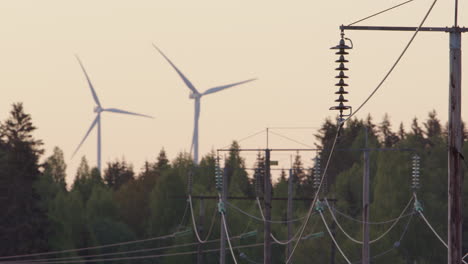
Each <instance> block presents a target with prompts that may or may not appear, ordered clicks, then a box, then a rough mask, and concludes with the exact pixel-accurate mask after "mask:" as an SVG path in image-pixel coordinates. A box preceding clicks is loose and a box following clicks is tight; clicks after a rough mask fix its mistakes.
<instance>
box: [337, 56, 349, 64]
mask: <svg viewBox="0 0 468 264" xmlns="http://www.w3.org/2000/svg"><path fill="white" fill-rule="evenodd" d="M335 62H339V63H343V62H349V60H347V59H345V57H344V56H343V55H341V56H340V58H339V59H337V60H336V61H335Z"/></svg>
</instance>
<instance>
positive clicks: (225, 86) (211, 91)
mask: <svg viewBox="0 0 468 264" xmlns="http://www.w3.org/2000/svg"><path fill="white" fill-rule="evenodd" d="M255 80H257V78H253V79H248V80H245V81H242V82H236V83H231V84H227V85H222V86H217V87H213V88H210V89H208V90H206V91H205V92H204V93H203V94H202V95H207V94H212V93H216V92H219V91H221V90H224V89H227V88H231V87H233V86H237V85H241V84H244V83H248V82H251V81H255Z"/></svg>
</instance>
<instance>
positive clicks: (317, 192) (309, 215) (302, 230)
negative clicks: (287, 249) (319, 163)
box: [286, 124, 343, 264]
mask: <svg viewBox="0 0 468 264" xmlns="http://www.w3.org/2000/svg"><path fill="white" fill-rule="evenodd" d="M342 127H343V126H342V124H340V126H339V127H338V129H337V131H336V135H335V139H334V140H333V145H332V147H331V150H330V154H329V155H328V159H327V163H326V164H325V168H324V170H323V173H322V177H321V179H320V184H319V185H318V187H317V191H316V192H315V196H314V200H313V201H312V203H311V204H310V207H309V210H308V212H307V217H306V220H305V221H304V224H303V225H302V226H301V229H300V230H301V233H300V235H299V239H298V240H297V242H296V243H295V244H294V247H293V248H292V251H291V253H290V255H289V257H288V259H287V260H286V264H289V263H290V261H291V260H292V257H293V255H294V252H295V251H296V248H297V246H298V245H299V242H300V241H301V238H302V236H303V235H304V230H305V228H306V226H307V223H309V219H310V217H311V215H312V210H313V208H314V205H315V203H316V202H317V198H318V195H319V193H320V189H321V187H322V184H323V180H324V179H325V175H326V173H327V171H328V166H329V165H330V160H331V157H332V155H333V152H334V151H335V146H336V142H337V141H338V136H339V134H340V130H341V128H342Z"/></svg>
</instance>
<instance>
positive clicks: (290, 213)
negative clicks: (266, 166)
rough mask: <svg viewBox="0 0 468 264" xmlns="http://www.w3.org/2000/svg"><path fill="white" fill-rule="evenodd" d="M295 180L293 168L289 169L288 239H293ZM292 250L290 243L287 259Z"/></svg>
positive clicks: (287, 249)
mask: <svg viewBox="0 0 468 264" xmlns="http://www.w3.org/2000/svg"><path fill="white" fill-rule="evenodd" d="M293 181H294V174H293V170H292V169H289V178H288V211H287V220H288V223H287V225H288V241H290V240H291V239H292V236H293V232H292V222H291V219H292V217H293V216H292V213H293V200H292V197H293V184H294V183H293ZM291 252H292V243H288V245H287V248H286V259H289V256H290V255H291Z"/></svg>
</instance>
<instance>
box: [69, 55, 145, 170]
mask: <svg viewBox="0 0 468 264" xmlns="http://www.w3.org/2000/svg"><path fill="white" fill-rule="evenodd" d="M76 58H77V59H78V63H79V64H80V66H81V69H82V70H83V73H84V75H85V76H86V80H87V81H88V86H89V88H90V89H91V94H92V95H93V98H94V102H95V103H96V107H94V112H95V113H96V118H95V119H94V121H93V122H92V123H91V126H90V127H89V129H88V132H86V135H85V136H84V138H83V139H82V140H81V142H80V144H79V145H78V147H77V148H76V149H75V151H74V152H73V155H72V157H73V156H75V154H76V152H78V150H79V149H80V147H81V145H82V144H83V142H84V141H85V140H86V138H87V137H88V135H89V133H90V132H91V130H93V128H94V127H95V126H96V125H97V167H98V170H99V172H101V113H102V112H112V113H118V114H126V115H135V116H142V117H147V118H153V117H152V116H149V115H142V114H138V113H133V112H128V111H124V110H120V109H117V108H102V106H101V102H99V98H98V96H97V94H96V91H95V90H94V87H93V84H92V83H91V80H90V79H89V76H88V73H86V70H85V68H84V66H83V63H81V60H80V58H79V57H78V56H76Z"/></svg>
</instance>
